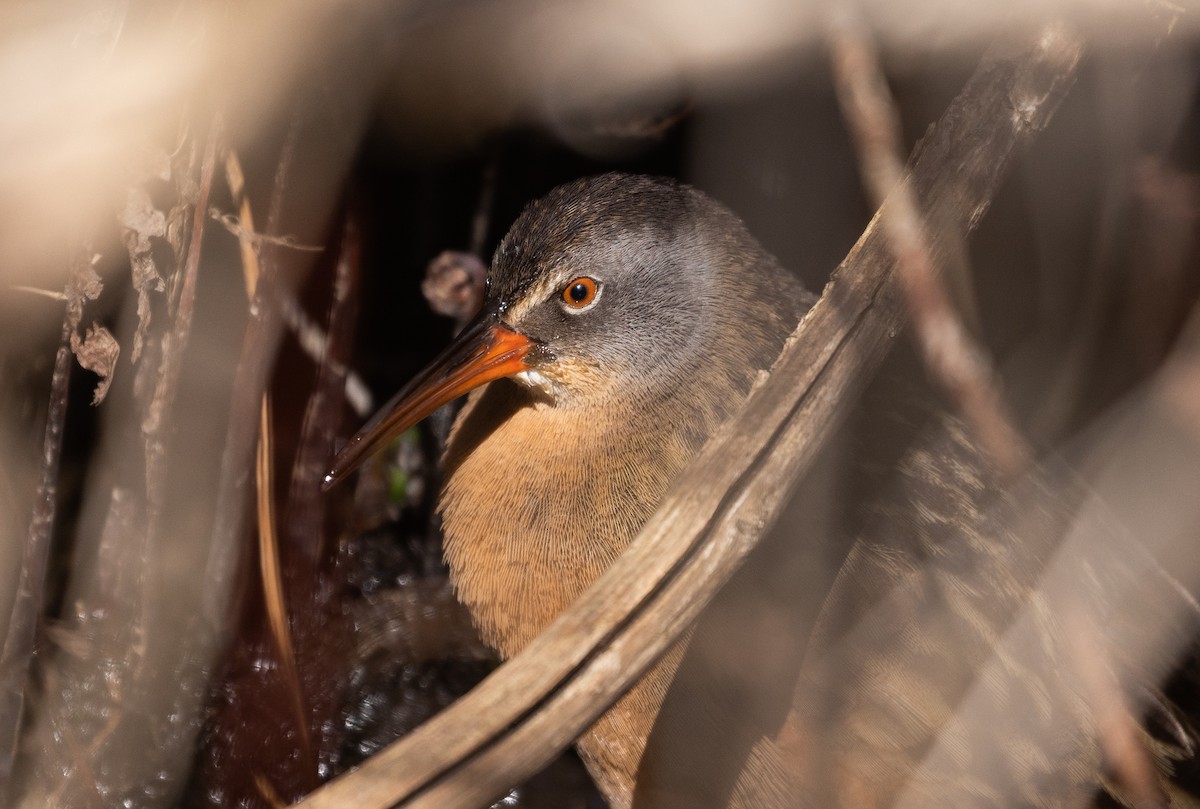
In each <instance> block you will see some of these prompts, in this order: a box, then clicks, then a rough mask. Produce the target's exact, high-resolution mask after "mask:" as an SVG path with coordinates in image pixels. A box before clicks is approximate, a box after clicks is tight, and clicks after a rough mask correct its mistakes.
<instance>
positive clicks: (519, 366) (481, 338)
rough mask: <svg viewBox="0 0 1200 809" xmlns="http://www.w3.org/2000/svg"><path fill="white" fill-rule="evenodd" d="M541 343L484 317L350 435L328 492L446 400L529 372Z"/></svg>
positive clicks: (324, 487) (325, 485) (328, 479)
mask: <svg viewBox="0 0 1200 809" xmlns="http://www.w3.org/2000/svg"><path fill="white" fill-rule="evenodd" d="M537 345H538V344H537V343H535V342H534V341H532V340H530V339H529V338H528V337H526V336H525V335H523V334H520V333H518V332H515V331H513V330H511V329H509V328H507V327H506V326H504V325H503V324H501V323H500V321H499V319H498V318H497V317H496V316H495V315H491V314H486V315H484V316H481V317H480V318H479V319H477V320H476V321H475V322H474V323H472V324H471V325H470V326H468V327H467V328H466V329H464V330H463V332H462V334H460V335H459V336H458V339H456V340H455V341H454V342H453V343H452V344H451V345H450V347H449V348H447V349H446V350H445V351H444V352H442V354H441V355H440V356H439V357H438V358H437V359H435V360H434V361H433V362H432V363H431V364H430V366H429V367H428V368H426V369H425V370H424V371H422V372H421V373H420V374H418V375H417V376H416V378H415V379H413V380H412V381H411V382H409V383H408V384H407V385H405V386H404V387H403V388H401V390H400V392H399V393H397V394H396V395H395V396H393V397H392V400H391V401H390V402H388V403H387V404H386V405H384V406H383V408H382V409H381V410H380V411H379V412H378V413H376V414H375V415H374V416H372V417H371V420H370V421H368V422H367V424H366V425H365V426H364V427H363V428H362V429H361V430H359V431H358V433H357V434H356V435H355V436H354V437H353V438H351V439H350V441H349V442H348V443H347V444H346V446H345V447H343V448H342V451H341V452H339V453H338V455H337V457H336V458H335V459H334V461H333V467H332V468H331V469H330V470H329V473H328V474H327V475H325V481H324V482H323V483H322V484H321V488H322V490H324V491H328V490H329V488H330V487H331V486H333V485H334V484H335V483H337V482H338V481H340V480H342V479H343V478H345V477H346V476H347V475H349V474H350V473H351V472H353V471H354V470H355V469H356V468H357V467H358V465H359V464H361V463H362V462H363V461H365V460H366V459H367V458H368V457H370V456H371V454H372V453H374V452H376V451H378V450H380V449H382V448H383V447H384V446H386V445H387V444H388V442H390V441H391V440H392V439H393V438H395V437H396V436H397V435H399V434H400V433H402V432H404V431H405V430H407V429H408V428H409V427H411V426H412V425H414V424H416V423H417V422H419V421H420V420H421V419H423V418H425V417H426V416H428V415H429V414H430V413H432V412H433V411H434V410H437V409H438V408H439V407H441V406H442V405H444V404H445V403H446V402H449V401H451V400H452V399H456V398H458V397H459V396H462V395H463V394H464V393H467V392H469V391H471V390H473V389H475V388H477V387H479V386H480V385H483V384H485V383H487V382H491V381H492V380H494V379H500V378H501V377H505V376H512V375H513V374H516V373H519V372H521V371H523V370H525V369H526V368H527V367H529V366H528V364H527V363H526V356H527V355H528V354H529V352H530V351H531V350H532V349H533V348H534V347H536V346H537Z"/></svg>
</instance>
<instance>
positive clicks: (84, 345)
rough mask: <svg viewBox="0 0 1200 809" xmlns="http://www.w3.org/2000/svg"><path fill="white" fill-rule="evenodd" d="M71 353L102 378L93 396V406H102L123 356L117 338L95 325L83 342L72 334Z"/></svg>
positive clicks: (91, 326)
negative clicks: (118, 360) (119, 358)
mask: <svg viewBox="0 0 1200 809" xmlns="http://www.w3.org/2000/svg"><path fill="white" fill-rule="evenodd" d="M71 351H73V352H74V353H75V359H77V360H78V361H79V364H80V365H82V366H83V367H84V368H86V369H87V370H89V371H91V372H92V373H94V374H96V375H97V376H99V377H100V382H99V383H98V384H97V385H96V392H95V393H93V394H92V404H93V405H98V404H100V403H101V402H103V401H104V397H105V396H107V395H108V388H109V386H110V385H112V375H113V371H114V370H115V369H116V367H117V358H118V357H119V356H121V345H120V344H119V343H118V342H117V338H115V337H113V336H112V332H110V331H109V330H108V329H106V328H105V327H104V326H101V325H99V324H98V323H93V324H92V325H90V326H88V329H87V333H86V334H85V335H84V337H83V339H82V340H81V339H79V334H78V333H72V335H71Z"/></svg>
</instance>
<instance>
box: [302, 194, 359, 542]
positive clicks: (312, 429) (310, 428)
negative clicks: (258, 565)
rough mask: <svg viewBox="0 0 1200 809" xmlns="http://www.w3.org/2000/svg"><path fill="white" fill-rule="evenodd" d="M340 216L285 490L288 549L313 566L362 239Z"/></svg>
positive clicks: (349, 214)
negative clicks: (311, 377) (322, 331)
mask: <svg viewBox="0 0 1200 809" xmlns="http://www.w3.org/2000/svg"><path fill="white" fill-rule="evenodd" d="M344 217H345V218H344V223H343V226H342V238H341V243H340V246H339V253H338V261H337V264H336V265H335V267H334V277H333V289H332V296H331V300H330V303H329V334H328V338H327V340H326V342H325V344H324V345H323V346H322V347H321V350H320V353H319V357H320V360H321V361H320V364H319V366H318V368H317V376H316V380H315V381H314V383H313V388H312V393H311V394H310V395H309V398H308V404H307V406H306V408H305V411H304V422H303V425H302V426H301V428H300V443H299V448H298V449H297V450H296V460H295V461H294V462H293V464H292V479H291V484H290V488H289V490H288V523H287V532H288V535H289V536H290V537H291V538H292V540H291V545H292V547H293V548H295V549H296V550H297V551H299V552H300V553H303V554H304V555H305V556H307V557H308V560H309V561H310V563H313V564H315V563H316V562H317V559H318V555H319V554H320V551H321V547H320V539H321V537H322V535H323V529H324V523H325V503H326V500H325V498H323V497H321V496H320V490H321V481H322V480H323V479H324V476H325V469H326V465H327V464H328V461H329V457H330V456H331V455H332V454H333V448H334V439H335V436H336V431H337V427H338V424H339V421H340V416H341V414H342V406H341V396H339V395H337V394H338V393H340V392H341V391H344V390H345V389H346V382H347V375H348V373H347V369H346V364H345V362H344V360H345V358H346V357H347V356H348V355H349V353H350V349H351V346H352V344H353V341H354V325H355V321H356V319H357V315H358V289H359V285H358V282H359V266H360V262H361V254H362V250H361V248H362V245H361V237H360V235H359V232H358V227H357V226H356V224H355V222H354V217H353V212H352V211H349V210H348V211H347V212H346V213H345V214H344Z"/></svg>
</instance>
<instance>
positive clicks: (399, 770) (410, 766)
mask: <svg viewBox="0 0 1200 809" xmlns="http://www.w3.org/2000/svg"><path fill="white" fill-rule="evenodd" d="M1080 53H1081V46H1080V44H1079V43H1078V42H1077V41H1074V40H1071V39H1069V38H1066V37H1058V38H1057V39H1054V40H1052V46H1049V47H1048V46H1047V45H1046V40H1045V38H1042V39H1039V40H1038V42H1036V43H1034V44H1033V45H1031V46H1028V47H1027V48H1025V49H1024V50H1023V51H1021V52H1017V53H1015V54H1013V55H1011V57H1010V58H999V57H989V58H988V59H987V60H985V62H984V64H983V65H981V66H980V68H979V70H978V71H976V73H975V75H974V76H973V77H972V79H971V80H970V81H969V82H968V84H967V86H966V87H965V88H964V89H963V91H962V93H960V94H959V96H958V98H957V99H955V101H954V102H953V103H952V105H951V107H950V108H949V109H948V110H947V112H946V114H945V115H944V116H943V118H942V121H941V123H939V125H938V127H937V128H935V129H934V130H933V131H932V133H931V134H930V135H929V137H928V138H927V140H926V142H925V143H924V144H923V147H922V149H921V150H920V153H919V156H918V157H917V158H915V163H914V165H913V167H912V182H913V184H914V186H915V188H916V189H917V191H918V192H919V193H921V194H922V197H923V199H925V201H926V204H927V205H929V206H930V210H931V213H932V214H937V215H938V217H939V219H938V221H945V222H947V223H948V224H947V227H948V228H950V229H952V230H953V231H955V232H954V234H953V238H956V239H957V238H961V237H962V236H963V235H964V234H965V233H967V232H969V231H970V230H972V229H973V228H974V227H975V226H976V225H977V224H978V221H979V217H978V216H976V215H974V214H975V213H976V212H978V211H981V210H982V209H986V207H987V204H988V203H989V202H990V200H991V199H992V197H993V196H994V195H995V193H996V192H997V189H998V188H999V186H1000V182H1001V180H1002V179H1003V177H1004V175H1005V172H1006V169H1007V168H1008V167H1009V166H1010V165H1011V164H1012V162H1013V159H1014V158H1015V156H1016V155H1017V153H1018V152H1019V151H1020V150H1021V149H1022V148H1023V147H1024V146H1026V145H1027V144H1028V143H1029V142H1030V141H1031V140H1032V139H1033V137H1034V136H1035V135H1036V134H1037V133H1038V132H1039V131H1040V130H1041V129H1042V128H1043V127H1044V126H1045V124H1046V123H1047V122H1048V121H1049V118H1050V116H1051V115H1052V114H1053V112H1054V110H1055V109H1056V108H1057V106H1058V102H1059V101H1061V99H1062V97H1063V95H1064V94H1065V92H1066V89H1067V88H1068V87H1069V86H1070V85H1071V83H1072V81H1073V79H1074V76H1075V71H1076V68H1077V66H1078V62H1079V58H1080ZM1019 85H1024V88H1023V89H1027V90H1030V91H1036V92H1030V94H1029V97H1030V98H1031V99H1034V100H1032V101H1031V102H1030V105H1029V107H1028V108H1027V109H1026V110H1024V111H1023V112H1024V114H1023V115H1021V116H1014V115H1013V109H1012V105H1011V99H1012V94H1013V92H1014V90H1015V89H1016V88H1017V87H1018V86H1019ZM949 223H953V227H951V225H950V224H949ZM945 238H950V236H946V237H945ZM894 264H895V261H894V259H893V257H892V251H891V248H890V244H889V241H888V238H887V237H886V236H885V235H884V234H883V232H882V226H881V224H880V221H879V217H878V216H877V217H876V219H875V220H874V221H873V222H872V224H871V225H870V226H869V227H868V229H867V231H866V232H865V233H864V234H863V236H862V238H861V239H860V240H859V242H858V244H857V245H855V247H854V249H853V250H852V251H851V252H850V255H849V256H848V257H847V258H846V261H845V262H844V263H843V265H842V267H841V268H840V269H839V271H838V272H837V273H835V275H834V278H833V280H832V281H831V282H830V284H829V286H828V287H827V288H826V290H825V294H824V295H823V296H822V298H821V300H820V301H819V302H818V303H817V305H816V306H814V307H813V309H812V310H811V311H810V312H809V314H808V315H807V316H806V317H805V319H804V321H803V322H802V323H801V324H800V326H799V328H798V329H797V331H796V333H795V334H794V335H793V337H792V339H790V340H789V341H788V345H787V346H786V347H785V349H784V351H783V353H782V355H781V356H780V358H779V360H778V362H776V364H775V367H774V369H773V370H772V372H771V375H770V377H769V378H768V379H767V380H766V381H765V382H763V384H762V385H761V386H759V387H758V388H757V389H756V390H755V392H754V393H753V394H752V395H751V397H750V399H749V400H748V402H747V404H746V407H745V408H744V409H743V410H742V412H741V413H740V415H739V416H738V417H737V418H736V419H734V420H733V421H732V422H730V423H729V424H727V425H726V426H725V427H724V428H722V429H721V431H719V432H718V434H717V435H716V436H715V437H714V438H713V440H711V441H710V442H709V443H708V445H707V446H706V447H705V448H704V450H703V451H702V452H701V453H700V455H699V457H697V458H696V459H695V461H694V462H693V463H692V464H690V465H689V466H688V468H687V470H686V471H685V472H684V473H683V475H681V477H680V478H679V479H678V480H677V481H676V484H675V486H673V488H672V489H671V491H670V493H669V494H668V495H667V497H666V498H665V499H664V501H663V503H662V504H661V505H660V507H659V509H658V511H657V512H656V513H655V514H654V516H653V517H652V518H651V519H650V521H649V522H648V523H647V524H646V526H645V527H644V528H643V530H642V531H641V533H640V534H639V535H638V537H637V538H636V539H635V540H634V541H633V543H632V544H631V545H630V546H629V548H628V549H627V550H626V551H625V552H624V553H623V554H622V556H621V557H620V559H618V560H617V562H616V563H615V564H614V566H613V567H612V568H611V569H610V570H609V571H608V572H606V573H605V574H604V575H603V576H602V577H601V578H600V580H599V581H597V582H596V584H594V585H593V586H592V587H591V588H590V589H589V590H588V591H587V592H586V593H585V594H584V595H583V596H582V598H580V600H579V601H577V602H576V603H575V604H574V605H572V606H571V608H569V609H568V610H567V611H566V612H565V613H564V614H563V615H561V616H560V617H559V618H558V619H557V620H556V621H555V622H554V623H553V624H552V625H551V626H550V627H549V628H548V629H547V630H546V631H545V632H543V633H542V634H541V635H539V636H538V638H536V639H535V640H534V641H533V642H532V643H531V644H530V645H529V646H528V647H527V648H526V649H525V650H524V651H523V652H521V653H520V654H519V655H517V656H516V657H514V658H513V659H512V660H510V661H509V662H508V663H506V664H505V665H504V666H502V667H501V668H500V669H499V670H497V671H496V672H495V673H493V674H492V675H491V676H490V677H489V678H488V679H487V680H485V681H484V682H483V683H482V684H481V685H480V686H479V687H477V688H476V689H475V690H474V691H472V692H471V693H470V694H468V695H467V696H466V697H464V698H463V699H462V700H460V701H459V702H458V703H456V704H455V705H454V706H452V707H451V708H450V709H448V710H447V711H445V712H443V713H441V714H439V715H438V716H437V717H435V718H434V719H433V720H431V721H430V722H428V723H427V724H426V725H424V726H423V727H422V728H420V729H418V730H417V731H416V732H414V733H412V734H411V735H409V736H408V737H407V738H405V739H403V740H401V741H400V742H398V743H396V744H394V745H392V746H391V747H389V748H387V749H386V750H384V751H383V752H381V753H380V754H379V755H377V756H376V757H374V758H373V759H371V760H370V761H368V762H367V763H366V764H364V765H363V766H362V767H360V768H359V769H358V770H356V771H355V772H353V773H351V774H349V775H347V776H343V777H342V778H339V779H337V780H335V781H333V782H331V783H330V784H328V785H326V786H325V787H323V788H322V789H321V790H319V791H317V792H316V793H314V794H313V795H311V796H309V797H308V798H307V799H306V800H305V801H303V802H302V804H301V805H303V806H305V807H307V809H331V808H332V807H342V806H359V807H364V808H366V809H370V808H371V807H383V806H392V805H394V804H397V803H402V805H404V806H406V807H426V808H427V809H433V807H436V808H437V809H453V808H454V807H459V808H460V809H466V808H467V807H474V806H478V805H481V804H485V803H486V802H487V801H488V800H489V799H491V798H493V797H494V796H495V795H497V794H499V793H501V792H503V790H504V789H506V788H508V787H509V786H510V785H511V784H513V783H517V782H519V781H521V780H522V779H524V778H526V777H528V776H529V775H530V774H531V773H533V772H536V771H537V770H538V769H539V768H541V767H542V766H544V765H545V764H546V763H547V762H548V761H549V760H550V759H551V757H552V756H554V755H556V754H557V752H558V751H560V750H562V749H563V748H565V747H566V746H567V745H568V744H570V743H571V742H572V741H573V740H574V739H575V738H576V737H577V736H578V735H579V734H580V733H581V732H582V731H583V730H584V729H585V728H586V727H587V726H588V725H589V724H590V723H591V722H593V721H594V720H595V719H596V717H597V716H599V715H600V714H601V713H602V712H603V711H604V710H605V709H606V708H607V707H608V706H609V705H611V704H612V703H613V701H614V700H615V699H616V698H617V697H618V696H619V695H620V694H621V693H623V692H624V690H625V689H627V688H629V687H630V686H631V685H632V684H633V682H635V681H636V679H637V678H638V677H639V676H641V674H642V673H643V672H644V671H645V670H646V669H647V668H648V667H649V666H650V665H652V663H653V662H654V661H655V660H656V659H657V658H658V656H659V655H661V654H662V653H663V651H664V650H666V649H667V648H668V647H669V646H670V645H671V644H672V643H674V642H675V641H676V640H677V639H678V638H679V637H680V635H681V633H682V632H684V631H685V629H686V628H687V627H688V626H689V625H690V624H691V623H692V621H693V620H694V619H695V618H696V616H697V615H698V614H699V612H700V610H701V609H702V608H703V607H704V605H705V604H706V603H707V601H708V599H710V598H711V597H712V595H713V594H714V593H715V592H716V590H717V589H718V588H719V587H720V586H722V585H723V584H724V582H725V581H727V580H728V577H729V576H730V574H731V572H732V571H733V570H734V569H735V568H736V567H737V565H738V563H739V562H740V560H741V559H742V558H744V556H745V554H746V553H748V552H749V550H750V548H752V547H753V546H754V544H755V543H756V542H757V539H758V537H759V536H761V535H762V534H763V533H764V532H765V531H766V530H767V529H768V528H769V527H770V526H771V524H772V522H773V520H774V519H775V517H776V516H777V514H778V512H779V509H780V508H781V507H782V503H783V502H784V500H785V498H786V496H787V495H788V493H789V492H790V489H791V484H792V482H793V481H794V480H796V478H797V477H798V476H799V475H800V474H801V473H802V472H803V471H804V470H805V469H806V468H807V466H808V465H809V464H810V463H811V461H812V459H813V458H814V457H815V455H816V453H817V451H818V450H819V448H820V447H821V445H822V443H823V442H824V441H826V440H827V439H828V438H829V436H830V434H831V431H832V428H833V427H834V426H835V425H836V423H837V419H838V417H839V415H840V414H842V413H844V411H845V401H846V397H847V396H849V395H852V394H853V392H854V391H856V390H857V389H859V388H860V387H861V385H863V384H864V383H865V380H866V379H867V378H868V377H869V375H870V374H871V373H872V371H873V370H874V368H876V367H878V364H879V363H880V362H882V359H883V357H884V356H885V355H886V353H887V345H888V342H889V340H890V339H891V336H892V335H893V334H894V333H895V331H896V330H897V329H898V327H899V326H900V324H901V323H902V321H903V316H904V303H903V300H902V293H901V292H900V291H899V290H898V288H897V287H898V284H897V282H896V281H894V280H893V279H892V274H893V272H894V271H893V266H894Z"/></svg>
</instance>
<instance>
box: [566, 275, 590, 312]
mask: <svg viewBox="0 0 1200 809" xmlns="http://www.w3.org/2000/svg"><path fill="white" fill-rule="evenodd" d="M597 291H598V287H597V285H596V279H595V278H588V277H587V276H586V275H581V276H580V277H578V278H576V279H575V280H574V281H572V282H571V283H569V284H567V285H566V286H565V287H563V291H562V299H563V303H565V304H567V306H572V307H574V308H576V309H582V308H583V307H585V306H587V305H588V304H590V303H591V302H592V301H594V300H596V292H597Z"/></svg>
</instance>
